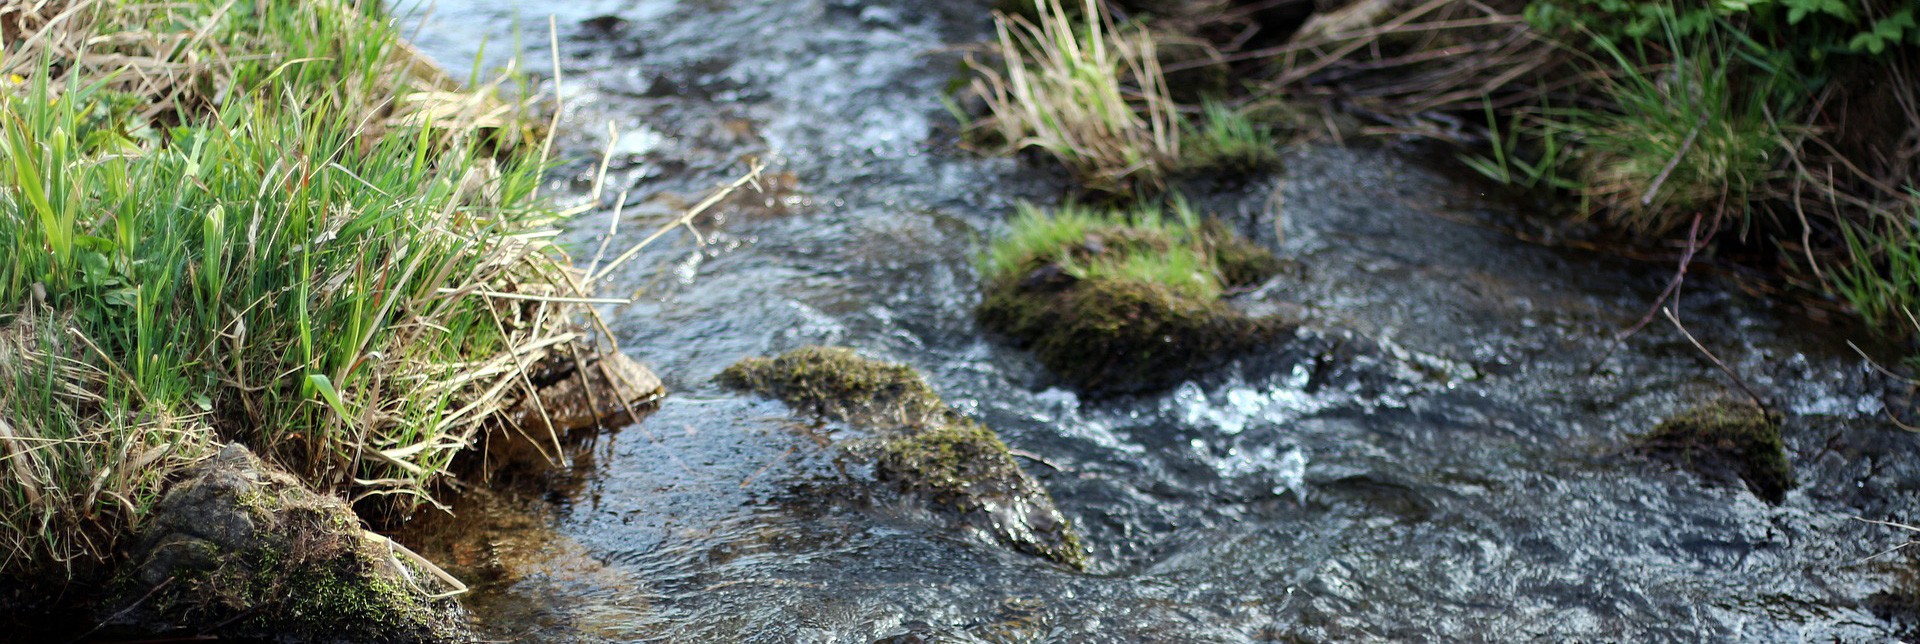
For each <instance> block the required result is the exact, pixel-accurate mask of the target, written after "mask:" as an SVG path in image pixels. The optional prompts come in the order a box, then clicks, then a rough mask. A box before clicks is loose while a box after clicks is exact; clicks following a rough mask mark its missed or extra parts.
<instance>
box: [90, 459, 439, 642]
mask: <svg viewBox="0 0 1920 644" xmlns="http://www.w3.org/2000/svg"><path fill="white" fill-rule="evenodd" d="M131 555H132V556H131V570H130V571H129V572H128V573H126V574H124V575H123V576H122V578H121V579H120V581H119V582H117V583H118V586H119V587H120V590H119V591H118V593H117V594H118V595H119V596H120V597H122V599H121V600H120V601H117V602H108V604H107V605H106V606H105V607H104V609H105V610H107V611H108V612H109V614H111V615H112V617H111V618H110V619H109V620H108V621H107V627H108V629H110V630H116V629H117V630H125V631H129V632H137V633H152V634H169V633H186V634H193V635H213V636H217V637H220V638H223V639H228V638H231V639H243V640H252V641H267V642H287V643H296V642H297V643H320V642H327V643H330V642H464V641H468V640H469V639H471V636H470V633H469V631H468V629H467V626H466V619H465V613H464V611H462V610H461V608H460V606H459V604H458V603H457V602H455V601H454V600H452V599H449V598H444V597H438V598H436V597H434V596H432V594H431V592H430V590H429V589H437V588H438V587H439V582H436V581H433V579H432V578H431V577H428V576H427V575H426V574H425V573H424V572H423V571H421V570H418V569H416V568H415V566H414V565H412V564H409V563H403V557H404V555H401V554H396V552H395V550H394V547H393V546H392V545H391V544H390V543H389V542H387V541H385V539H384V538H381V537H378V536H374V535H372V533H369V532H366V531H365V530H363V529H362V528H361V526H360V521H359V519H358V518H356V517H355V516H354V514H353V512H352V511H351V510H349V509H348V508H347V506H346V505H345V504H344V503H342V502H340V501H339V500H337V499H334V498H332V497H327V496H322V495H319V494H315V493H314V492H312V491H309V490H307V489H306V488H305V487H303V486H302V485H301V484H300V482H299V481H298V480H297V479H295V478H294V477H293V475H291V474H288V473H286V472H283V471H280V470H278V469H276V468H273V467H272V466H269V465H266V464H264V463H262V462H261V461H260V460H259V459H257V458H255V457H254V455H253V454H252V452H249V451H247V449H246V448H244V447H241V446H239V445H238V444H234V445H229V446H227V447H226V448H225V449H224V450H222V451H221V452H220V453H219V454H218V455H217V456H215V457H213V458H211V459H209V460H207V461H206V462H203V463H200V464H198V465H196V466H194V467H193V468H192V469H190V470H188V471H187V473H186V477H185V478H184V479H183V480H181V481H180V482H179V483H176V484H175V485H174V486H173V487H172V489H170V490H169V491H168V492H167V494H166V495H165V496H164V497H163V498H162V499H161V500H160V503H159V505H157V506H156V507H155V508H154V510H153V513H152V514H151V515H150V516H149V518H148V520H147V521H146V523H145V524H144V525H143V526H141V528H140V530H139V533H138V540H137V545H136V546H135V547H134V548H133V551H132V553H131Z"/></svg>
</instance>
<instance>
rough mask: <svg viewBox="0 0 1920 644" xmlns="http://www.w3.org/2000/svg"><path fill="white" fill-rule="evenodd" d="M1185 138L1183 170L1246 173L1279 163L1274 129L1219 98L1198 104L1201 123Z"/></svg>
mask: <svg viewBox="0 0 1920 644" xmlns="http://www.w3.org/2000/svg"><path fill="white" fill-rule="evenodd" d="M1184 141H1185V146H1186V147H1185V148H1184V149H1183V150H1182V152H1183V155H1182V157H1181V159H1180V167H1181V169H1182V170H1183V171H1187V172H1206V171H1224V172H1230V173H1240V174H1245V173H1251V172H1256V171H1260V170H1266V169H1270V168H1273V167H1275V166H1278V165H1280V142H1279V141H1278V140H1277V139H1275V138H1274V136H1273V130H1271V129H1268V128H1267V127H1266V126H1263V125H1261V124H1259V123H1257V122H1255V121H1254V120H1253V119H1252V118H1251V117H1249V116H1248V115H1247V114H1245V113H1243V112H1241V111H1239V110H1235V109H1233V108H1232V107H1228V106H1227V105H1225V104H1223V103H1220V102H1218V101H1206V102H1205V103H1203V104H1202V105H1201V119H1200V122H1199V124H1198V125H1197V126H1194V127H1193V128H1192V129H1191V130H1190V131H1189V132H1188V133H1187V134H1186V136H1185V137H1184Z"/></svg>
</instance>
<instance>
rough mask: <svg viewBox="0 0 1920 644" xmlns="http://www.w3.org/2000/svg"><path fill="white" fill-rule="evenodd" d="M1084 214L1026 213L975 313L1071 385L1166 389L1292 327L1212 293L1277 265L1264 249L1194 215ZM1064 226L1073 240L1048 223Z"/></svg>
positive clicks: (992, 264)
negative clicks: (1249, 313) (1070, 230)
mask: <svg viewBox="0 0 1920 644" xmlns="http://www.w3.org/2000/svg"><path fill="white" fill-rule="evenodd" d="M1088 217H1089V216H1088V215H1087V214H1085V213H1079V212H1077V210H1076V209H1073V208H1069V209H1066V210H1063V211H1062V213H1057V214H1056V215H1054V217H1053V218H1051V219H1050V218H1047V217H1045V216H1040V215H1035V214H1033V213H1023V215H1022V216H1021V219H1020V220H1019V221H1017V222H1016V223H1015V230H1014V232H1013V233H1012V234H1011V235H1009V236H1008V237H1006V238H1003V239H1002V240H999V241H997V242H995V246H996V248H995V249H994V250H992V251H990V252H989V257H990V259H989V261H988V263H987V267H986V270H987V271H988V272H989V275H988V281H987V286H986V294H985V296H984V297H983V298H982V300H981V303H980V305H979V306H978V307H977V308H976V309H975V311H974V313H975V316H976V317H977V318H978V319H979V321H980V324H981V326H983V327H985V328H987V329H988V330H990V331H993V332H995V333H999V334H1001V335H1004V336H1006V337H1007V338H1008V339H1009V340H1011V341H1012V343H1013V344H1014V345H1015V346H1018V347H1021V348H1026V349H1031V350H1032V351H1033V352H1034V355H1035V357H1036V358H1038V359H1039V361H1040V363H1041V364H1042V365H1045V366H1046V367H1047V369H1049V370H1050V371H1052V372H1053V373H1054V374H1055V375H1057V376H1059V377H1060V378H1061V379H1062V380H1065V381H1066V382H1068V383H1069V384H1071V385H1073V386H1075V387H1077V388H1079V389H1081V390H1083V391H1086V392H1088V393H1092V394H1096V395H1105V394H1124V393H1135V392H1143V391H1153V390H1157V389H1163V388H1165V387H1168V386H1171V385H1174V384H1177V383H1179V382H1181V381H1183V380H1186V379H1188V378H1191V377H1192V376H1194V375H1195V374H1198V373H1201V372H1204V371H1206V370H1208V369H1212V368H1214V367H1216V366H1218V365H1219V364H1220V363H1222V362H1224V361H1226V360H1229V359H1231V358H1232V357H1233V356H1234V355H1236V354H1238V353H1241V352H1244V351H1246V350H1250V349H1253V348H1255V347H1258V346H1261V345H1263V344H1267V343H1270V342H1273V341H1275V340H1277V339H1279V338H1280V337H1282V336H1284V335H1285V334H1286V333H1288V332H1289V331H1291V329H1292V328H1293V326H1294V325H1293V324H1292V323H1291V322H1289V321H1285V320H1279V319H1274V318H1254V317H1249V316H1247V315H1245V314H1243V313H1241V312H1240V311H1239V310H1237V309H1235V308H1233V307H1231V306H1228V305H1227V304H1226V303H1225V302H1224V301H1223V300H1221V296H1222V294H1223V293H1225V292H1227V291H1228V290H1230V289H1233V288H1243V287H1247V286H1252V285H1255V284H1258V283H1260V282H1261V281H1264V280H1265V279H1267V278H1268V277H1271V276H1272V275H1273V274H1274V273H1275V272H1277V271H1278V269H1279V261H1278V260H1276V259H1275V258H1274V256H1273V254H1272V253H1271V252H1270V251H1268V250H1267V249H1265V248H1263V247H1261V246H1259V245H1257V244H1254V243H1252V242H1250V241H1247V240H1246V239H1244V238H1242V237H1240V236H1238V235H1235V234H1233V232H1232V231H1231V230H1229V229H1228V228H1227V227H1225V226H1223V225H1220V224H1218V223H1211V222H1210V223H1206V224H1199V223H1194V222H1193V219H1194V218H1193V217H1191V216H1183V217H1181V218H1180V219H1178V220H1169V219H1163V218H1159V217H1157V216H1142V215H1138V214H1136V215H1133V216H1132V217H1131V218H1128V217H1123V216H1120V215H1112V216H1109V217H1107V218H1105V219H1096V223H1091V224H1090V223H1087V221H1086V220H1087V219H1088ZM1063 222H1071V225H1072V226H1073V229H1074V231H1075V232H1077V233H1079V236H1078V237H1077V238H1076V237H1075V236H1074V235H1067V234H1061V233H1059V232H1058V231H1055V230H1051V229H1050V228H1049V227H1051V226H1057V225H1066V224H1065V223H1063ZM1083 231H1084V232H1083Z"/></svg>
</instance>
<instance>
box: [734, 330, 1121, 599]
mask: <svg viewBox="0 0 1920 644" xmlns="http://www.w3.org/2000/svg"><path fill="white" fill-rule="evenodd" d="M717 379H718V380H719V382H720V383H721V384H722V385H725V386H728V387H733V388H736V389H742V390H746V391H752V392H755V393H759V394H762V395H767V396H772V397H775V398H779V399H780V400H782V401H784V402H786V403H787V405H788V406H790V407H792V408H793V409H794V410H796V411H799V412H802V413H806V414H812V415H816V416H821V417H824V418H828V419H832V420H838V421H844V422H847V423H850V424H854V425H859V426H863V427H866V428H869V429H871V430H873V431H875V432H876V433H877V434H878V435H879V437H878V439H877V440H875V441H873V442H871V443H869V444H866V445H861V446H857V447H856V448H855V449H853V450H852V451H853V452H854V453H871V454H872V455H873V457H874V464H875V469H876V471H877V473H878V476H879V478H880V479H881V480H883V481H888V482H891V483H893V484H895V485H897V486H899V487H900V488H901V489H902V490H903V491H906V492H909V493H912V494H915V495H918V496H921V497H923V498H925V499H927V500H928V501H929V502H930V503H931V504H932V505H933V506H934V507H935V508H936V509H941V510H945V511H948V512H952V513H954V514H957V515H958V516H959V518H960V519H961V520H962V521H964V522H965V523H966V524H968V525H970V526H971V527H973V528H975V529H978V530H981V531H983V532H986V533H988V534H991V535H993V536H994V538H996V539H997V540H999V541H1000V542H1001V543H1004V544H1006V545H1008V546H1011V547H1012V548H1014V549H1015V550H1018V551H1020V552H1024V553H1027V554H1031V555H1036V556H1040V557H1044V558H1046V559H1050V560H1052V561H1056V562H1059V563H1063V564H1066V565H1069V566H1072V567H1075V568H1084V567H1085V566H1086V558H1087V555H1086V551H1085V550H1084V549H1083V548H1082V547H1081V545H1080V538H1079V536H1078V535H1077V534H1076V533H1075V532H1074V529H1073V526H1072V524H1071V523H1069V522H1068V521H1067V519H1066V517H1065V516H1062V515H1061V514H1060V510H1059V509H1058V508H1057V507H1055V506H1054V503H1053V497H1052V496H1050V495H1048V494H1047V491H1046V489H1045V488H1042V487H1040V484H1039V483H1038V482H1037V481H1035V480H1034V479H1033V477H1031V476H1029V475H1027V473H1026V472H1025V471H1024V470H1022V469H1021V468H1020V465H1019V463H1016V462H1015V461H1014V460H1013V454H1012V452H1011V451H1010V450H1008V448H1007V445H1006V443H1004V442H1001V440H1000V437H999V436H998V435H995V434H994V433H993V431H992V430H990V429H987V428H986V427H984V426H982V425H980V424H979V423H977V422H975V421H973V420H972V419H969V418H966V417H963V416H961V415H960V414H958V413H956V412H954V411H953V410H952V409H949V408H948V407H947V405H946V403H945V402H944V401H942V400H940V397H939V395H938V394H935V393H934V392H933V388H932V387H929V386H927V382H926V380H924V379H922V378H921V377H920V374H918V373H916V372H914V370H913V369H912V368H910V367H907V366H904V365H898V364H892V363H888V362H881V361H878V360H869V359H866V358H862V357H860V356H859V355H858V354H855V353H854V352H853V351H852V350H850V349H845V348H838V347H811V346H810V347H802V348H799V349H795V350H793V351H789V352H787V353H786V354H783V355H781V356H779V357H777V358H747V359H745V360H741V361H740V362H738V363H736V364H734V365H733V366H731V367H728V368H727V369H726V371H723V372H721V374H720V376H719V377H718V378H717Z"/></svg>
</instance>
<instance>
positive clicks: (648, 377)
mask: <svg viewBox="0 0 1920 644" xmlns="http://www.w3.org/2000/svg"><path fill="white" fill-rule="evenodd" d="M585 362H586V364H585V366H584V367H579V366H576V365H575V364H574V362H573V361H572V360H570V359H569V360H558V361H555V362H554V363H553V364H552V365H548V366H544V367H543V368H542V369H540V370H539V371H540V375H539V377H538V378H536V379H535V380H534V383H535V384H536V385H541V384H542V383H545V384H544V386H540V394H539V397H538V399H539V401H538V404H537V405H536V404H534V403H533V402H532V401H522V402H521V403H520V404H518V405H517V406H515V407H514V409H513V410H512V411H510V412H508V417H509V418H511V419H512V422H513V423H514V424H515V425H516V426H518V427H520V428H521V429H525V430H535V431H538V430H542V429H546V428H549V427H551V428H552V429H553V430H554V431H555V432H557V433H559V434H561V435H565V434H567V433H569V432H573V431H577V430H581V429H587V428H591V427H596V426H601V427H609V426H620V425H624V424H627V423H631V422H633V416H632V415H630V412H633V411H639V410H640V408H642V407H645V406H646V405H648V404H650V403H652V402H653V401H655V400H658V399H659V398H660V396H662V395H665V393H666V388H665V387H664V386H662V385H661V384H660V377H659V376H656V375H654V374H653V371H651V370H649V369H647V367H646V366H645V365H642V364H640V363H639V362H636V361H634V359H633V358H629V357H627V356H626V355H624V354H619V353H614V354H611V355H597V354H596V355H594V356H592V357H588V358H587V359H586V361H585ZM549 423H550V424H549Z"/></svg>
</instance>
